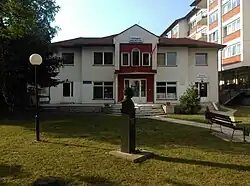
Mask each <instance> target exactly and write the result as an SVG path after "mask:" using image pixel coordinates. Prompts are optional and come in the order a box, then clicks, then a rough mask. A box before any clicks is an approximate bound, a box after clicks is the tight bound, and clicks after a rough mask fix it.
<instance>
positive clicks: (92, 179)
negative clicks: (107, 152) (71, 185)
mask: <svg viewBox="0 0 250 186" xmlns="http://www.w3.org/2000/svg"><path fill="white" fill-rule="evenodd" d="M75 178H76V179H77V180H78V181H80V182H84V183H87V184H88V185H103V186H114V185H118V184H117V183H115V182H112V181H109V180H107V179H106V178H102V177H99V176H76V177H75Z"/></svg>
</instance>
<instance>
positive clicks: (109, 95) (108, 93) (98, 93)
mask: <svg viewBox="0 0 250 186" xmlns="http://www.w3.org/2000/svg"><path fill="white" fill-rule="evenodd" d="M93 98H94V99H113V82H94V87H93Z"/></svg>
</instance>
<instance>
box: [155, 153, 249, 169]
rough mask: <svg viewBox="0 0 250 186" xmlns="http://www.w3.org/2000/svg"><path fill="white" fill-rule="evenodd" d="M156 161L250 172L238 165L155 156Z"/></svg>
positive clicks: (246, 167)
mask: <svg viewBox="0 0 250 186" xmlns="http://www.w3.org/2000/svg"><path fill="white" fill-rule="evenodd" d="M154 159H156V160H160V161H166V162H173V163H182V164H191V165H202V166H208V167H216V168H225V169H233V170H238V171H250V166H244V165H236V164H225V163H215V162H210V161H201V160H191V159H184V158H173V157H164V156H159V155H155V156H154Z"/></svg>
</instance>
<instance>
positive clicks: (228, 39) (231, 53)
mask: <svg viewBox="0 0 250 186" xmlns="http://www.w3.org/2000/svg"><path fill="white" fill-rule="evenodd" d="M191 6H192V7H194V9H196V11H195V12H196V13H194V9H192V10H191V11H190V12H189V14H191V15H192V17H187V18H186V19H185V20H186V21H187V22H188V21H189V22H192V23H191V24H189V25H190V26H189V28H188V30H189V31H188V34H187V35H179V37H190V38H192V39H200V36H199V35H200V34H198V29H199V28H200V26H199V24H198V22H197V21H192V20H197V19H200V18H199V17H201V16H200V15H199V12H204V13H201V15H203V14H204V16H202V19H200V20H205V19H207V20H206V21H202V23H206V26H204V29H202V30H203V31H202V32H204V33H205V32H206V34H203V35H204V36H205V35H206V37H204V38H206V39H207V41H208V42H213V43H218V44H222V45H226V47H225V48H224V49H223V50H221V51H219V52H218V71H219V79H220V85H221V90H224V89H231V88H230V87H232V86H233V87H238V88H239V92H238V93H240V92H241V91H242V88H241V87H243V89H249V88H250V69H249V66H250V54H249V52H247V50H248V48H249V47H250V42H249V41H250V40H249V37H250V36H249V34H247V33H248V32H249V30H250V21H249V20H248V15H247V10H248V9H249V8H250V1H249V0H195V1H194V2H193V3H192V4H191ZM192 12H193V13H192ZM189 14H188V15H189ZM205 15H207V16H205ZM205 17H206V18H205ZM176 22H177V23H178V24H181V22H180V21H178V20H177V21H175V24H176ZM205 27H206V29H205ZM169 28H171V26H170V27H169ZM197 28H198V29H197ZM202 28H203V27H202ZM171 29H172V28H171ZM185 30H186V28H185V29H183V31H185ZM180 32H181V31H180ZM162 36H166V37H169V36H170V34H166V33H165V32H164V33H163V35H162ZM223 96H224V95H223Z"/></svg>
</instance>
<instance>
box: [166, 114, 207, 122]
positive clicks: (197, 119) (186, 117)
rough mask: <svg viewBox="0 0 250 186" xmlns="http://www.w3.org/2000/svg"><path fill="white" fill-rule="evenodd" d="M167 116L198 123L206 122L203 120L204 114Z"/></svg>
mask: <svg viewBox="0 0 250 186" xmlns="http://www.w3.org/2000/svg"><path fill="white" fill-rule="evenodd" d="M167 117H168V118H174V119H180V120H187V121H195V122H199V123H208V122H207V121H206V120H205V117H204V114H193V115H188V114H167Z"/></svg>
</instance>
